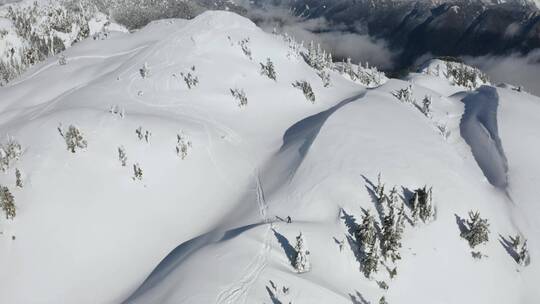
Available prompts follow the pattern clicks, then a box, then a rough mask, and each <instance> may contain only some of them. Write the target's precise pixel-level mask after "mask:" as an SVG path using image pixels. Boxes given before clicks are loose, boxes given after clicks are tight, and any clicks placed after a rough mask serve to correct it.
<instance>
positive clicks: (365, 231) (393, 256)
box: [355, 174, 435, 285]
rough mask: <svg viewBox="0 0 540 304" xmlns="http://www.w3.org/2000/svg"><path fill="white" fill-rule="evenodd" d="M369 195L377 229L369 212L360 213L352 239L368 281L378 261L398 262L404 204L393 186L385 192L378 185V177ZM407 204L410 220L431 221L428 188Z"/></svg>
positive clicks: (432, 215) (393, 270)
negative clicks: (377, 213) (372, 193)
mask: <svg viewBox="0 0 540 304" xmlns="http://www.w3.org/2000/svg"><path fill="white" fill-rule="evenodd" d="M373 192H374V195H375V198H376V201H377V202H376V204H377V205H376V207H377V210H378V212H379V218H380V226H379V223H378V222H377V220H376V218H375V217H374V216H373V215H372V214H371V212H370V211H369V210H363V216H362V223H361V224H360V225H359V226H358V229H357V230H356V232H355V238H356V240H357V242H358V246H359V249H360V252H361V253H362V254H361V260H360V264H361V266H362V267H361V270H362V272H363V274H364V276H365V277H366V278H370V277H371V275H372V274H373V273H376V272H377V271H378V265H379V263H380V259H381V258H383V259H384V260H385V261H386V260H391V261H392V262H393V263H395V262H396V261H397V260H400V259H401V255H400V253H399V250H400V248H401V246H402V244H401V238H402V235H403V231H404V228H405V219H406V218H407V215H406V213H405V204H404V202H403V199H402V198H401V197H400V195H399V194H398V191H397V189H396V187H393V188H392V189H391V190H390V191H389V192H387V191H386V190H385V185H384V184H383V183H382V182H381V176H380V174H379V176H378V183H377V186H376V187H375V188H374V189H373ZM409 203H410V204H409V207H410V209H411V217H413V218H415V217H416V218H420V219H422V221H424V222H428V221H429V220H431V219H433V218H434V214H435V212H434V208H433V203H432V191H431V188H427V187H423V188H420V189H417V190H416V191H415V192H414V195H413V197H412V198H411V199H410V202H409ZM409 222H410V219H409ZM414 223H415V222H412V224H414ZM379 250H380V251H379ZM379 252H380V254H379ZM388 271H389V274H390V277H391V278H393V277H394V276H396V275H397V267H395V268H394V269H389V270H388ZM382 283H384V282H382ZM382 283H381V284H382ZM383 285H386V284H383Z"/></svg>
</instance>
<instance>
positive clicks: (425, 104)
mask: <svg viewBox="0 0 540 304" xmlns="http://www.w3.org/2000/svg"><path fill="white" fill-rule="evenodd" d="M422 113H424V115H426V117H431V96H429V95H426V96H425V97H424V99H423V100H422Z"/></svg>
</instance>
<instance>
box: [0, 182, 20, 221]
mask: <svg viewBox="0 0 540 304" xmlns="http://www.w3.org/2000/svg"><path fill="white" fill-rule="evenodd" d="M0 205H1V206H2V210H3V211H4V213H5V214H6V219H13V218H14V217H15V216H16V215H17V211H16V208H15V198H14V197H13V194H11V192H10V191H9V189H8V187H4V186H0Z"/></svg>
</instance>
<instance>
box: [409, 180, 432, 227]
mask: <svg viewBox="0 0 540 304" xmlns="http://www.w3.org/2000/svg"><path fill="white" fill-rule="evenodd" d="M432 193H433V191H432V188H431V187H430V188H427V186H424V187H423V188H419V189H416V190H414V195H413V197H412V198H411V200H410V205H411V209H412V218H413V223H417V222H418V219H421V220H422V222H424V223H426V222H429V221H430V220H432V219H433V217H434V216H435V210H434V208H433V194H432Z"/></svg>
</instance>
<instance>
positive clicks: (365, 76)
mask: <svg viewBox="0 0 540 304" xmlns="http://www.w3.org/2000/svg"><path fill="white" fill-rule="evenodd" d="M337 70H338V72H339V73H341V74H345V75H347V76H348V77H349V78H350V79H351V80H352V81H359V82H360V83H362V84H363V85H365V86H367V87H375V86H379V85H381V83H382V81H383V78H384V77H385V75H384V73H383V72H380V71H379V70H378V69H377V67H375V66H371V67H370V66H369V62H366V65H365V66H362V63H361V62H359V63H358V65H357V66H356V67H355V65H354V64H353V63H352V60H351V58H347V61H345V62H341V64H338V65H337Z"/></svg>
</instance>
